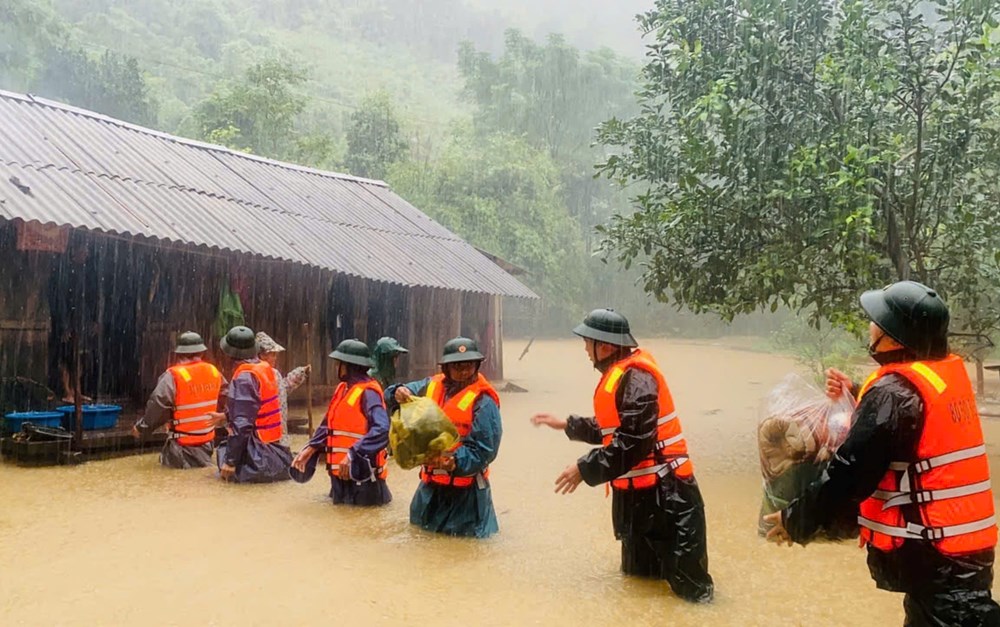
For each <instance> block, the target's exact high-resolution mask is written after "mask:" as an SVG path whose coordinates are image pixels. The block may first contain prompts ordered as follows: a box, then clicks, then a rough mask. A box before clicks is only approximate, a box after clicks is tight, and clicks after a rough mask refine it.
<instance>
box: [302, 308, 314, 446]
mask: <svg viewBox="0 0 1000 627" xmlns="http://www.w3.org/2000/svg"><path fill="white" fill-rule="evenodd" d="M302 330H303V332H304V333H305V335H306V354H307V355H308V356H307V358H306V363H307V364H308V365H309V372H308V373H306V415H307V416H308V417H309V437H310V438H311V437H312V435H313V384H312V358H313V339H312V332H311V330H310V328H309V323H308V322H304V323H302Z"/></svg>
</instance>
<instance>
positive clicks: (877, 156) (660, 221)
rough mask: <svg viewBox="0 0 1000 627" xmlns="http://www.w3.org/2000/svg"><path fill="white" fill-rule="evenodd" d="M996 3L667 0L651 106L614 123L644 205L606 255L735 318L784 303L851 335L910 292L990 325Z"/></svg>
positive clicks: (621, 171)
mask: <svg viewBox="0 0 1000 627" xmlns="http://www.w3.org/2000/svg"><path fill="white" fill-rule="evenodd" d="M994 9H995V5H993V4H992V3H980V2H974V1H970V0H934V1H933V2H926V1H918V0H845V1H839V2H815V1H814V2H792V1H788V0H753V1H750V0H696V1H693V2H692V1H690V0H658V1H657V3H656V7H655V9H653V10H651V11H649V12H648V13H646V14H644V15H642V16H640V18H639V20H640V24H641V26H642V28H643V29H644V30H645V31H646V32H648V33H652V34H654V35H655V38H656V39H655V42H653V44H652V45H651V46H650V48H649V53H648V57H647V64H646V66H645V68H644V71H643V76H644V84H643V86H642V88H641V90H640V92H639V104H640V107H641V112H640V114H639V115H638V116H636V117H633V118H631V119H626V120H619V119H612V120H610V121H608V122H607V123H606V124H604V125H603V126H602V128H601V131H600V139H601V141H602V142H603V143H604V144H606V145H607V146H608V147H609V149H611V150H613V151H614V153H615V154H613V155H612V156H611V157H610V158H609V159H608V160H607V161H606V162H605V163H604V164H603V166H602V167H603V171H604V172H606V173H607V174H608V175H609V176H611V177H613V178H614V179H615V180H617V181H619V182H621V183H625V184H634V185H635V189H636V190H638V191H636V192H635V194H634V199H633V200H634V204H635V206H636V211H635V212H634V213H631V214H627V215H621V216H619V217H617V218H615V219H614V220H613V221H612V222H611V224H610V225H609V226H608V227H607V228H606V229H605V231H604V233H605V240H604V244H603V246H604V250H605V252H606V253H607V254H608V255H610V256H612V257H614V258H616V259H617V260H619V261H620V262H622V263H624V264H625V265H626V266H628V265H630V264H632V263H635V262H640V263H642V264H644V265H643V267H644V271H643V281H644V286H645V288H646V290H647V291H648V292H650V293H651V294H654V295H655V296H656V297H657V298H659V299H661V300H669V299H671V298H672V299H673V301H674V302H676V303H677V304H679V305H680V306H684V307H687V308H690V309H692V310H694V311H699V312H700V311H716V312H719V313H721V314H722V315H723V316H725V317H726V318H730V319H731V318H732V316H734V315H736V314H741V313H746V312H750V311H753V310H755V309H758V308H762V307H767V306H770V307H771V308H772V309H775V308H777V307H778V306H779V305H780V304H785V305H788V306H790V307H791V308H792V309H793V310H796V311H802V310H808V311H809V312H810V313H811V316H812V319H813V322H814V324H819V321H820V320H821V319H827V320H829V321H831V322H834V323H838V324H842V325H846V326H849V327H850V326H852V324H853V323H856V322H858V319H857V317H856V315H857V308H856V298H857V294H858V292H859V291H860V290H862V289H866V288H870V287H872V286H880V285H883V284H885V283H888V282H890V281H893V280H897V279H907V278H912V279H917V280H922V281H924V282H926V283H928V284H930V285H933V286H936V287H937V288H938V289H940V290H941V291H942V292H943V293H944V294H945V296H946V297H948V298H949V300H950V302H951V303H952V305H953V306H955V307H954V308H955V310H956V313H957V314H958V317H959V325H957V326H966V327H968V328H970V329H972V330H973V331H975V332H984V331H988V330H990V329H996V328H997V324H998V322H1000V321H998V319H997V309H996V303H997V300H996V299H997V286H998V285H1000V283H998V281H1000V272H998V262H1000V258H998V255H997V253H996V251H997V249H998V247H1000V241H998V237H1000V233H998V231H1000V229H996V228H995V226H994V225H995V216H996V206H997V202H998V200H1000V194H998V191H1000V188H998V184H997V181H998V174H1000V162H998V160H1000V136H998V131H1000V111H998V109H997V104H998V102H997V93H998V91H997V87H998V76H1000V65H998V55H997V47H996V45H997V42H998V41H1000V32H998V31H996V30H995V16H994V13H993V11H994Z"/></svg>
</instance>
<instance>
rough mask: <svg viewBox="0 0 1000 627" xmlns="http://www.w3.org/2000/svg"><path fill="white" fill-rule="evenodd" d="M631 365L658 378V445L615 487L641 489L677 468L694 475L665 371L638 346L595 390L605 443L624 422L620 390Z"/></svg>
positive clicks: (615, 482) (681, 474)
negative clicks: (621, 412) (619, 405)
mask: <svg viewBox="0 0 1000 627" xmlns="http://www.w3.org/2000/svg"><path fill="white" fill-rule="evenodd" d="M630 368H637V369H639V370H644V371H645V372H648V373H649V374H651V375H653V377H654V378H655V379H656V389H657V394H658V399H659V409H658V416H659V417H658V419H657V421H656V446H655V447H654V448H653V451H652V452H651V453H650V454H649V456H648V457H646V459H644V460H642V461H641V462H639V463H638V464H636V465H635V466H634V467H633V468H632V470H630V471H628V472H626V473H625V474H624V475H622V476H620V477H618V478H617V479H614V480H613V481H612V482H611V487H613V488H616V489H618V490H641V489H644V488H651V487H653V486H655V485H656V480H657V477H659V476H663V475H666V474H668V473H671V472H673V473H674V474H676V475H677V476H678V477H690V476H691V475H692V474H694V467H693V465H692V464H691V460H690V459H688V451H687V442H685V440H684V434H683V433H682V432H681V422H680V420H679V419H678V418H677V412H676V411H675V410H674V399H673V397H672V396H670V388H669V387H667V381H666V379H664V378H663V373H662V372H660V368H659V367H658V366H657V365H656V361H655V360H654V359H653V356H652V355H650V354H649V353H647V352H646V351H644V350H642V349H636V350H635V351H633V352H632V354H631V355H629V356H628V357H626V358H625V359H622V360H620V361H618V362H616V363H615V364H613V365H612V366H611V367H610V368H608V370H607V372H605V373H604V376H603V377H601V382H600V383H599V384H598V385H597V389H596V390H595V391H594V414H595V417H596V419H597V424H598V426H600V428H601V436H602V437H603V438H604V446H607V445H609V444H610V443H611V440H612V439H613V438H614V434H615V431H617V430H618V427H619V426H621V416H620V415H619V414H618V401H617V398H616V396H617V392H618V384H619V383H621V380H622V377H623V376H624V375H625V372H626V371H628V370H629V369H630Z"/></svg>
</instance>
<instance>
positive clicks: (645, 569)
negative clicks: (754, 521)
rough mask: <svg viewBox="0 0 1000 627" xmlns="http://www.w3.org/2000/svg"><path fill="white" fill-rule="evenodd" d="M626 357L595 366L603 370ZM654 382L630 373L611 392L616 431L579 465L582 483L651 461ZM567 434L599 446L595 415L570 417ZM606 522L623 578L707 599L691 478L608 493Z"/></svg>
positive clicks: (698, 501)
mask: <svg viewBox="0 0 1000 627" xmlns="http://www.w3.org/2000/svg"><path fill="white" fill-rule="evenodd" d="M627 355H628V353H627V352H623V353H622V354H620V355H616V356H614V357H612V358H610V359H608V360H605V361H604V362H602V363H600V364H598V369H599V370H601V371H602V372H604V371H606V370H607V369H608V368H609V367H610V366H611V365H612V364H613V363H614V362H615V361H618V360H620V359H622V358H624V357H625V356H627ZM658 397H659V395H658V391H657V384H656V379H655V378H654V377H653V375H651V374H650V373H648V372H644V371H642V370H638V369H635V368H630V369H628V370H626V372H625V374H624V375H623V376H622V379H621V383H620V384H619V386H618V389H617V391H616V402H617V407H618V413H619V416H620V418H621V425H620V426H619V427H618V429H617V430H616V431H615V433H614V436H613V437H612V439H611V442H610V443H609V444H608V445H606V446H602V447H600V448H595V449H593V450H591V451H590V452H589V453H587V454H586V455H584V456H583V457H581V458H580V459H579V460H578V461H577V467H578V468H579V469H580V474H581V475H582V476H583V480H584V482H586V483H587V485H590V486H597V485H600V484H602V483H608V482H610V481H611V480H613V479H615V478H617V477H619V476H621V475H623V474H625V473H626V472H628V471H629V470H631V469H632V468H633V467H634V466H635V465H636V464H638V463H639V462H640V461H642V460H643V459H645V458H646V457H648V456H649V454H650V453H651V452H652V450H653V447H654V446H655V445H656V437H657V418H658V417H659V406H658ZM566 435H567V436H568V437H569V439H571V440H577V441H581V442H587V443H588V444H601V443H602V437H601V429H600V427H599V425H598V424H597V420H596V419H595V418H593V417H582V416H570V417H569V420H568V421H567V425H566ZM611 492H612V501H611V516H612V522H613V524H614V530H615V537H616V538H618V539H619V540H620V541H621V543H622V572H624V573H626V574H630V575H638V576H643V577H655V578H658V579H666V580H667V581H668V582H669V583H670V587H671V588H672V589H673V590H674V592H675V593H676V594H677V595H678V596H680V597H681V598H684V599H686V600H689V601H708V600H711V598H712V596H713V592H714V584H713V582H712V577H711V576H710V575H709V574H708V545H707V539H706V526H705V507H704V502H703V501H702V498H701V492H700V491H699V489H698V483H697V481H696V480H695V478H694V477H693V476H691V477H687V478H679V477H676V476H674V475H672V474H670V475H666V476H665V477H660V478H659V479H658V482H657V485H656V486H654V487H652V488H648V489H644V490H618V489H613V490H612V491H611Z"/></svg>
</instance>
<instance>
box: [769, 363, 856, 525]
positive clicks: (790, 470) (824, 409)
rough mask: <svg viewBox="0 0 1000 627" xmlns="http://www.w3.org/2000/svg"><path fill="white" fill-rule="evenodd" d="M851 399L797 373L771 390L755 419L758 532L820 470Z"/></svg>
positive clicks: (839, 437) (840, 437)
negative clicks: (760, 485) (760, 489)
mask: <svg viewBox="0 0 1000 627" xmlns="http://www.w3.org/2000/svg"><path fill="white" fill-rule="evenodd" d="M854 407H855V401H854V398H853V397H852V396H851V395H850V394H849V393H848V392H846V391H845V392H844V393H843V394H842V395H841V396H840V398H838V399H837V400H831V399H830V398H829V397H827V396H826V394H825V393H824V392H823V391H821V390H818V389H817V388H815V387H814V386H812V385H810V384H809V383H808V382H807V381H806V380H805V379H803V378H802V377H801V376H799V375H797V374H790V375H788V376H786V377H785V378H784V379H783V380H782V381H781V383H780V384H778V386H777V387H775V388H774V389H773V390H771V393H770V394H768V396H767V398H766V399H765V400H764V403H763V405H762V408H761V415H760V421H759V422H758V424H757V447H758V450H759V452H760V469H761V474H762V475H763V478H764V499H763V502H762V503H761V511H760V519H759V520H758V532H759V533H760V534H761V535H765V534H766V533H767V531H768V528H769V526H768V525H766V524H765V523H764V521H763V517H764V516H765V515H766V514H771V513H774V512H777V511H780V510H782V509H784V508H785V507H787V506H788V504H789V503H791V502H792V501H793V500H794V499H795V498H797V497H798V496H799V495H800V494H802V492H803V491H804V490H805V489H806V488H807V487H808V486H809V484H811V483H812V482H813V481H815V480H816V479H818V478H819V477H820V475H822V473H823V470H824V469H825V468H826V465H827V464H828V463H829V460H830V459H831V458H832V457H833V454H834V452H836V450H837V448H838V447H839V446H840V445H841V444H843V443H844V440H846V439H847V434H848V432H849V431H850V429H851V418H852V415H853V413H854Z"/></svg>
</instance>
